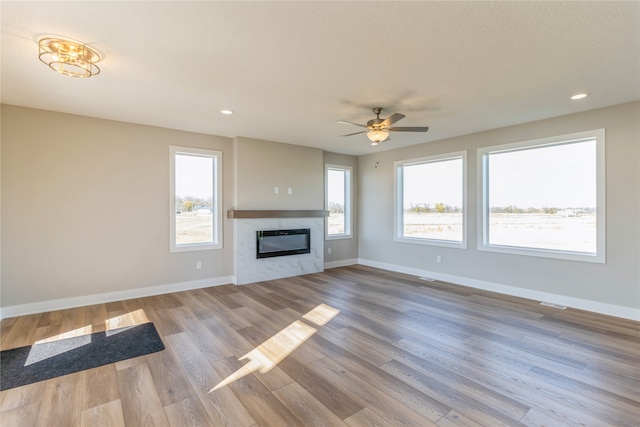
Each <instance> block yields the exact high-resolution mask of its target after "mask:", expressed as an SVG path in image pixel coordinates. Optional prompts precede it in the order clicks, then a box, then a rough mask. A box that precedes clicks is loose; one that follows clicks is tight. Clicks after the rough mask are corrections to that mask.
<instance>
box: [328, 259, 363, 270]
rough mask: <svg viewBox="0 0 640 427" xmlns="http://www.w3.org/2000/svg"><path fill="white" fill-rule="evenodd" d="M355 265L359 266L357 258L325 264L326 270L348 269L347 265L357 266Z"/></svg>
mask: <svg viewBox="0 0 640 427" xmlns="http://www.w3.org/2000/svg"><path fill="white" fill-rule="evenodd" d="M355 264H358V260H357V259H356V258H353V259H343V260H340V261H331V262H325V263H324V268H325V270H326V269H328V268H336V267H346V266H347V265H355Z"/></svg>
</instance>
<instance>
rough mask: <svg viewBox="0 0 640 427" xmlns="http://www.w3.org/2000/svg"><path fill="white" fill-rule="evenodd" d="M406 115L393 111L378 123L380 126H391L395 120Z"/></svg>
mask: <svg viewBox="0 0 640 427" xmlns="http://www.w3.org/2000/svg"><path fill="white" fill-rule="evenodd" d="M405 117H406V116H405V115H404V114H400V113H393V114H392V115H390V116H389V117H387V118H386V119H384V121H383V122H382V123H380V124H381V125H382V126H385V127H387V126H391V125H392V124H394V123H395V122H397V121H398V120H400V119H404V118H405Z"/></svg>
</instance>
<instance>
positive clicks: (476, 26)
mask: <svg viewBox="0 0 640 427" xmlns="http://www.w3.org/2000/svg"><path fill="white" fill-rule="evenodd" d="M1 24H2V40H1V42H2V46H1V47H2V52H1V54H2V57H1V59H2V64H1V73H2V74H1V85H2V86H1V89H2V91H1V101H2V103H5V104H13V105H19V106H26V107H33V108H40V109H46V110H53V111H60V112H67V113H73V114H80V115H86V116H92V117H100V118H105V119H112V120H120V121H125V122H132V123H140V124H147V125H153V126H161V127H167V128H173V129H181V130H187V131H193V132H200V133H206V134H213V135H222V136H228V137H233V136H245V137H253V138H259V139H266V140H272V141H279V142H285V143H291V144H299V145H307V146H313V147H319V148H323V149H325V150H328V151H334V152H339V153H347V154H355V155H359V154H366V153H372V152H375V151H380V150H385V149H391V148H396V147H400V146H406V145H413V144H418V143H422V142H428V141H434V140H439V139H443V138H447V137H452V136H456V135H463V134H468V133H472V132H477V131H482V130H487V129H494V128H499V127H504V126H509V125H513V124H518V123H525V122H529V121H533V120H538V119H543V118H548V117H554V116H559V115H564V114H570V113H574V112H579V111H585V110H591V109H595V108H600V107H604V106H608V105H614V104H619V103H624V102H629V101H634V100H640V77H639V76H640V2H638V1H632V2H609V1H602V2H558V1H548V2H453V1H445V2H435V1H433V2H362V1H354V2H346V1H344V2H335V1H334V2H302V1H300V2H295V1H292V2H283V1H273V2H270V1H269V2H231V1H224V2H222V1H220V2H206V1H204V2H203V1H201V2H185V1H173V2H146V1H143V2H128V1H125V2H117V1H105V2H88V1H87V2H48V1H47V2H11V1H2V3H1ZM46 35H55V36H64V37H68V38H72V39H76V40H80V41H83V42H85V43H88V44H89V45H91V46H92V47H94V48H95V49H96V50H98V51H99V52H100V53H101V54H102V55H103V60H102V61H101V62H100V63H99V66H100V68H101V70H102V72H101V73H100V74H99V75H98V76H96V77H92V78H89V79H78V78H71V77H67V76H63V75H60V74H57V73H55V72H53V71H51V70H50V69H49V68H48V67H46V66H45V65H44V64H42V63H40V62H39V61H38V47H37V41H38V40H39V39H40V38H41V37H43V36H46ZM583 91H584V92H588V93H589V94H590V96H589V97H588V98H586V99H585V100H582V101H571V100H570V99H569V97H570V95H572V94H574V93H577V92H583ZM377 106H379V107H383V108H384V109H385V111H384V113H383V114H382V117H386V116H387V115H389V114H391V113H393V112H400V113H403V114H405V115H406V116H407V117H406V118H405V119H403V120H402V121H401V122H398V123H397V125H398V126H425V125H426V126H430V128H431V129H430V130H429V132H428V133H426V134H423V133H416V134H412V133H392V134H391V138H392V141H391V142H388V143H384V144H380V145H379V146H378V147H371V146H370V145H369V144H368V140H367V139H366V136H364V135H356V136H351V137H348V138H339V137H338V136H339V135H342V134H346V133H351V132H356V131H358V130H359V128H357V127H353V126H349V125H344V124H338V123H336V121H337V120H348V121H354V122H358V123H365V122H366V121H367V120H369V119H371V118H373V117H374V115H373V113H372V112H371V108H372V107H377ZM223 108H228V109H231V110H233V111H234V112H235V114H233V115H232V116H223V115H221V114H220V113H219V110H221V109H223Z"/></svg>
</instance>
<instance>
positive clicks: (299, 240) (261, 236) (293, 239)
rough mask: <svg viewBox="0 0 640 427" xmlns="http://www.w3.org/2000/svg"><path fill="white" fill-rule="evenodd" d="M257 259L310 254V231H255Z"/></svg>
mask: <svg viewBox="0 0 640 427" xmlns="http://www.w3.org/2000/svg"><path fill="white" fill-rule="evenodd" d="M256 239H257V245H256V249H257V250H256V252H257V258H271V257H277V256H285V255H297V254H308V253H310V252H311V229H309V228H298V229H295V230H259V231H256Z"/></svg>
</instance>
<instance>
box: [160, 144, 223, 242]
mask: <svg viewBox="0 0 640 427" xmlns="http://www.w3.org/2000/svg"><path fill="white" fill-rule="evenodd" d="M221 163H222V153H221V152H219V151H213V150H203V149H196V148H185V147H174V146H172V147H170V170H171V183H170V188H171V190H170V192H171V196H170V205H171V206H170V218H171V221H170V236H171V237H170V249H171V252H182V251H196V250H208V249H219V248H221V247H222V235H221V234H222V232H221V206H220V203H221V201H220V195H221V179H220V177H221V169H222V167H221Z"/></svg>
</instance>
